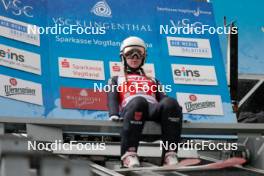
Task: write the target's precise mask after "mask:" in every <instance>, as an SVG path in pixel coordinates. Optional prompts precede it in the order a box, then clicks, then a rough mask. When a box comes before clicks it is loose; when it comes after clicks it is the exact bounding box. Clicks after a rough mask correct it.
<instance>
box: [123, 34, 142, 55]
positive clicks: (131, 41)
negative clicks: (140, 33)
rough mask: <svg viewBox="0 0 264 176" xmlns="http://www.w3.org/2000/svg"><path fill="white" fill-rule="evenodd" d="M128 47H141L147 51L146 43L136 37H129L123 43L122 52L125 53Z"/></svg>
mask: <svg viewBox="0 0 264 176" xmlns="http://www.w3.org/2000/svg"><path fill="white" fill-rule="evenodd" d="M128 46H141V47H143V48H145V50H146V44H145V42H144V41H143V40H142V39H141V38H139V37H135V36H131V37H128V38H126V39H125V40H124V41H123V42H122V43H121V46H120V52H123V51H124V49H125V48H126V47H128Z"/></svg>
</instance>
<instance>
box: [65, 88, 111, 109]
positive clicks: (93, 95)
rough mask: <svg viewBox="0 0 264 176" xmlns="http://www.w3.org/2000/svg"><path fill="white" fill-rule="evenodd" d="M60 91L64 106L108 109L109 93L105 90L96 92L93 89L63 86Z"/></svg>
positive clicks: (68, 107) (69, 107)
mask: <svg viewBox="0 0 264 176" xmlns="http://www.w3.org/2000/svg"><path fill="white" fill-rule="evenodd" d="M60 93H61V106H62V108H67V109H86V110H102V111H107V110H108V107H107V94H106V93H105V92H94V90H93V89H81V88H66V87H62V88H61V89H60Z"/></svg>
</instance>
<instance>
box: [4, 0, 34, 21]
mask: <svg viewBox="0 0 264 176" xmlns="http://www.w3.org/2000/svg"><path fill="white" fill-rule="evenodd" d="M0 4H2V6H3V7H4V9H5V11H6V12H9V13H11V14H13V15H15V16H26V17H28V18H33V17H34V15H33V13H32V11H33V10H34V8H33V7H32V6H29V5H25V4H24V3H22V2H21V1H20V0H0Z"/></svg>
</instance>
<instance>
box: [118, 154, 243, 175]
mask: <svg viewBox="0 0 264 176" xmlns="http://www.w3.org/2000/svg"><path fill="white" fill-rule="evenodd" d="M200 161H201V160H199V159H184V160H182V161H180V162H179V163H178V164H176V165H172V166H161V167H159V166H153V167H137V168H124V169H117V170H116V171H117V172H129V171H142V170H150V171H205V170H216V169H224V168H228V167H233V166H236V165H242V164H244V163H245V162H246V160H245V159H244V158H238V157H233V158H229V159H226V160H223V161H218V162H215V163H210V164H203V165H196V164H199V163H200ZM192 165H196V166H192Z"/></svg>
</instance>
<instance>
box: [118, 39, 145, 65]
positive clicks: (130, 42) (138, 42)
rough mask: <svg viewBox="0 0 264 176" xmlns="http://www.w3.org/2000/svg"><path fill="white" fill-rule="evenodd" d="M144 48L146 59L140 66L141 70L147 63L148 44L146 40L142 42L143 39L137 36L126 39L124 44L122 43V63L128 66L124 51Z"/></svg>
mask: <svg viewBox="0 0 264 176" xmlns="http://www.w3.org/2000/svg"><path fill="white" fill-rule="evenodd" d="M133 46H134V47H142V48H143V52H144V58H143V61H142V64H141V65H140V66H139V68H140V67H141V66H142V65H144V63H145V61H146V57H147V51H146V49H147V47H146V44H145V42H144V40H142V39H141V38H139V37H135V36H131V37H128V38H126V39H125V40H124V41H123V42H122V43H121V46H120V57H121V61H122V62H123V64H124V65H125V66H128V65H127V62H126V59H125V57H124V54H125V53H124V51H125V49H126V48H128V47H133Z"/></svg>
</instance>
